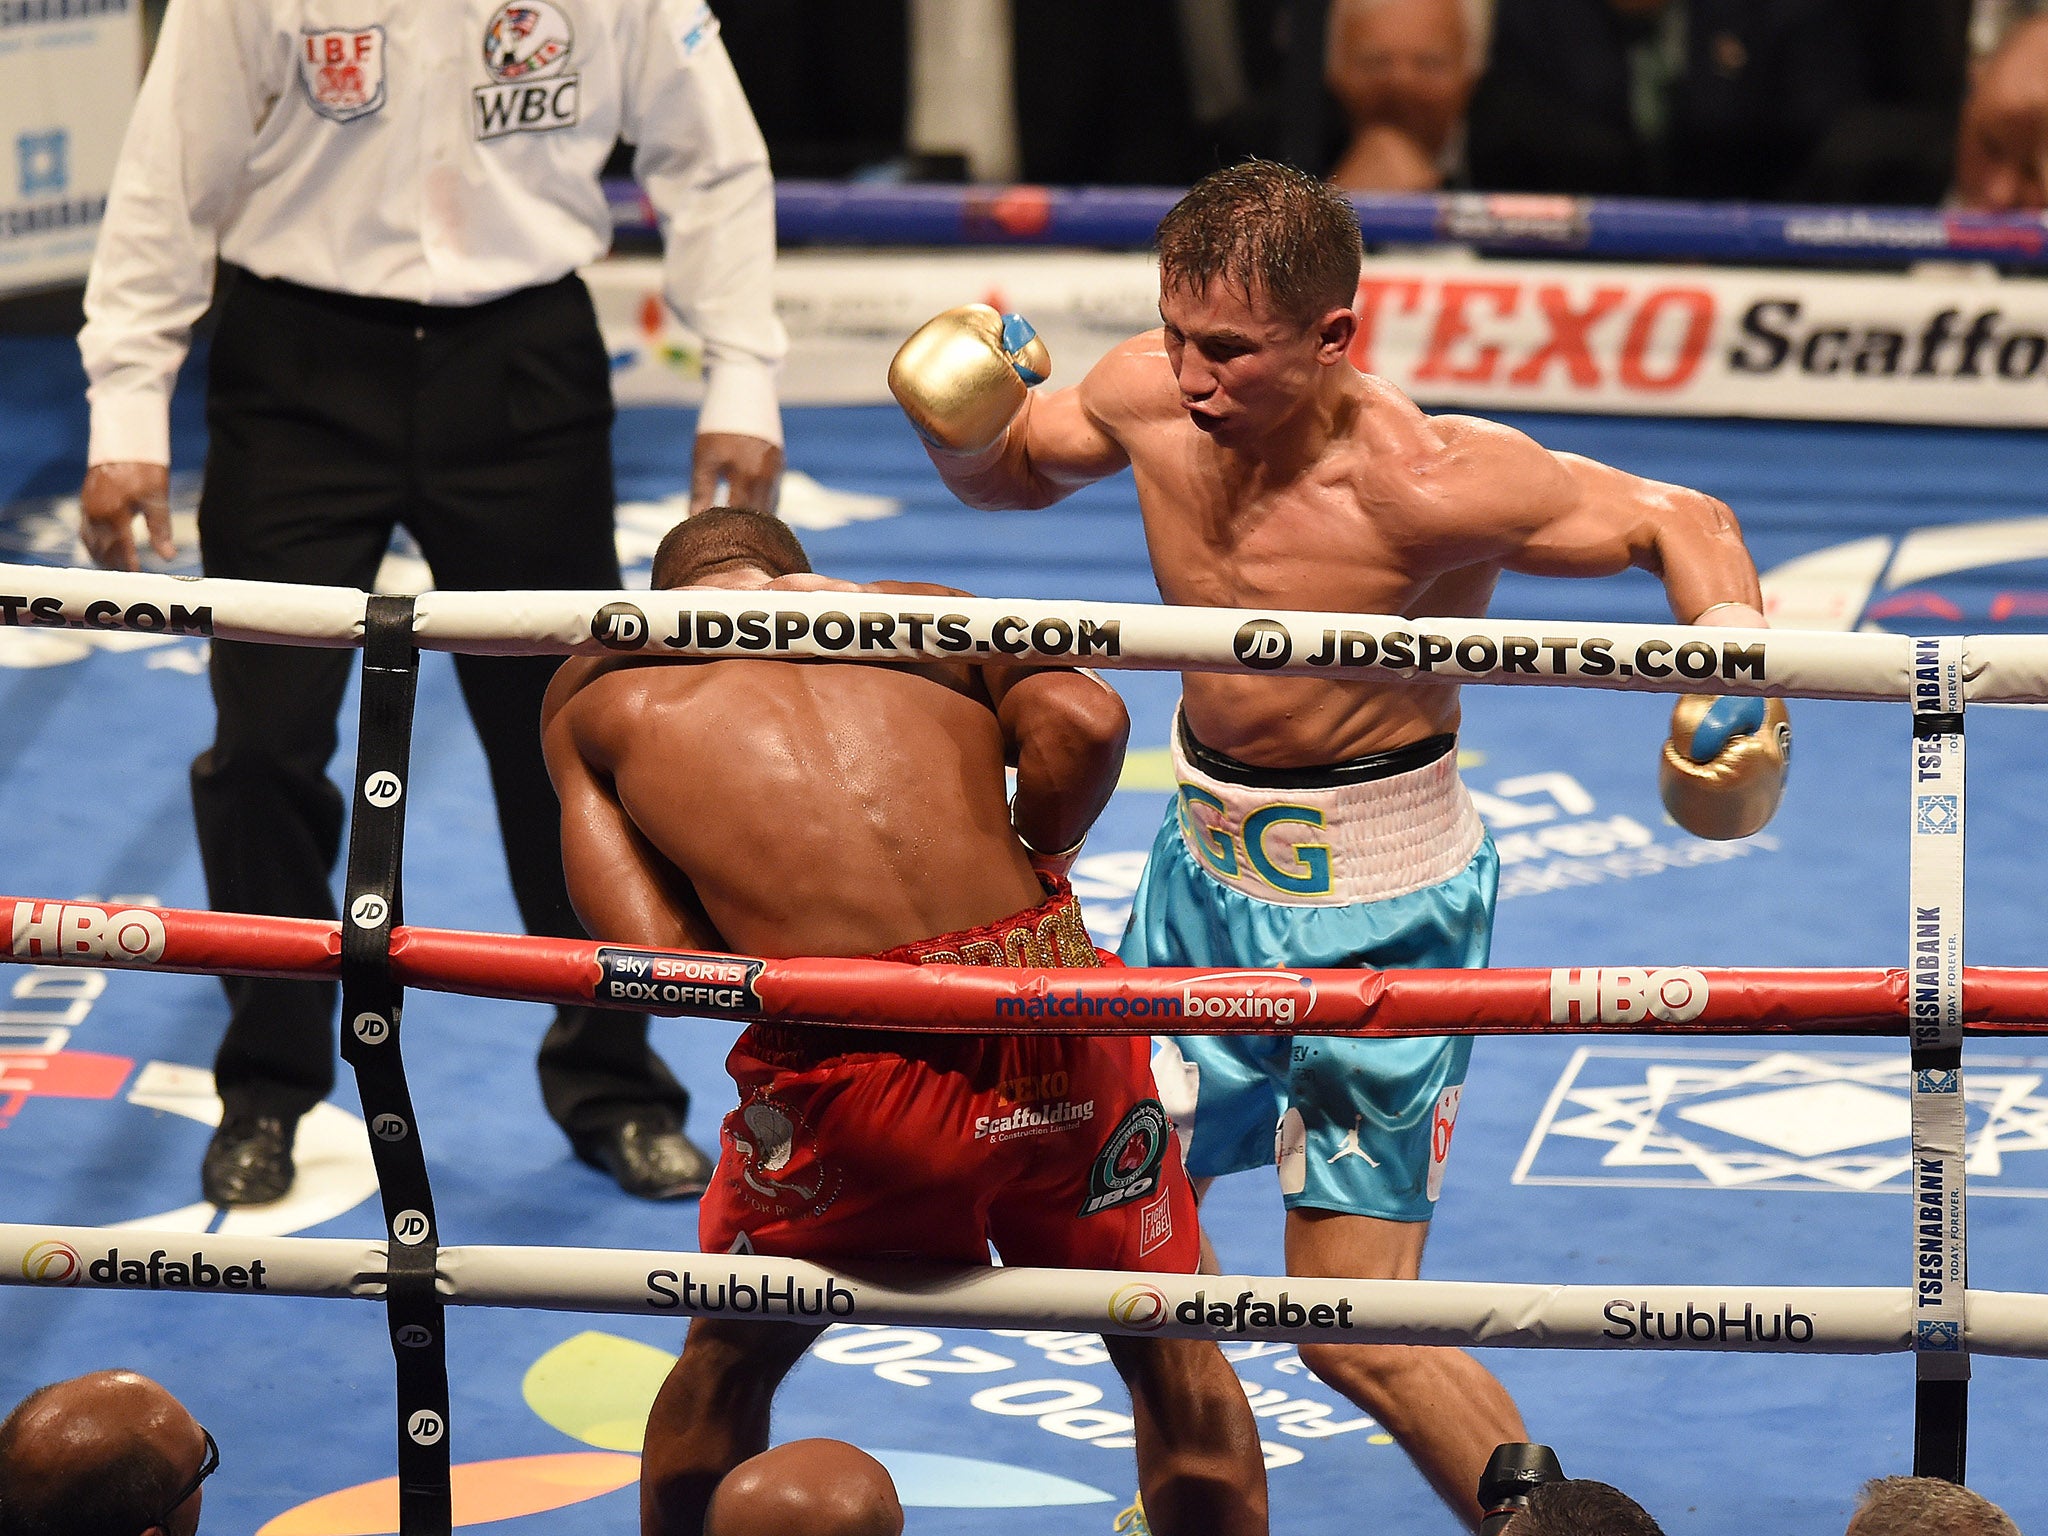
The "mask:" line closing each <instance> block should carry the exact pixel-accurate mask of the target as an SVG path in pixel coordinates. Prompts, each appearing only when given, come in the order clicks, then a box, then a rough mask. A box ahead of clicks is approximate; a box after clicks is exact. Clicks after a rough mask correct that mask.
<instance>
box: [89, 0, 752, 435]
mask: <svg viewBox="0 0 2048 1536" xmlns="http://www.w3.org/2000/svg"><path fill="white" fill-rule="evenodd" d="M618 138H624V139H626V140H627V141H628V142H630V143H632V144H633V145H635V146H636V148H637V154H636V157H635V161H634V171H635V174H636V175H637V177H638V178H639V180H640V183H641V185H642V186H643V187H644V188H645V189H646V192H647V194H648V197H649V200H650V201H651V202H652V203H653V204H654V207H655V210H656V212H657V214H658V215H659V217H660V220H661V224H662V233H663V236H664V239H665V245H666V257H665V261H664V269H663V287H664V290H665V292H666V294H667V296H668V299H669V302H670V303H671V304H673V305H674V306H675V309H676V312H677V314H678V315H680V316H681V317H682V319H683V321H684V322H685V323H686V324H688V325H689V326H690V327H691V328H692V329H693V330H695V331H696V332H697V333H698V334H699V335H700V336H702V337H703V339H704V352H705V363H706V368H707V372H708V374H709V379H708V385H707V394H706V399H705V403H704V408H703V411H702V413H701V415H700V417H699V420H698V430H699V431H700V432H743V433H747V434H749V435H751V436H754V437H761V438H766V439H768V440H769V441H771V442H777V443H779V442H781V440H782V428H781V421H780V416H779V414H778V411H777V408H776V399H775V379H776V372H777V369H778V368H779V366H780V363H781V360H782V355H783V352H784V350H785V348H786V346H787V341H786V339H785V337H784V335H783V331H782V326H781V324H780V322H778V321H777V320H776V318H775V309H774V290H773V263H774V258H775V206H774V188H773V182H772V180H771V178H770V175H769V170H768V154H767V149H766V147H765V145H763V143H762V141H761V133H760V130H759V128H757V127H756V126H755V123H754V117H753V113H752V112H751V111H750V110H749V108H748V106H747V102H746V98H745V96H744V95H743V94H742V92H741V90H740V84H739V80H738V78H737V77H736V76H735V75H734V74H733V69H732V63H731V60H730V59H729V58H728V57H727V56H726V52H725V45H724V44H723V43H722V42H721V41H720V40H719V37H718V23H717V21H716V20H715V19H714V18H713V16H712V14H711V12H710V10H709V9H708V8H707V7H706V6H705V5H704V4H703V3H702V0H511V3H500V0H171V4H170V8H169V11H168V13H167V15H166V17H165V20H164V26H163V31H162V33H161V35H160V37H159V40H158V43H157V50H156V56H155V58H154V59H153V60H152V61H151V64H150V67H149V73H148V76H147V77H146V78H145V79H144V81H143V85H142V92H141V96H140V98H139V100H138V101H137V103H136V107H135V115H134V117H133V118H132V119H131V120H130V122H129V125H128V133H127V137H126V138H125V140H124V141H123V142H122V146H121V158H120V162H119V164H118V166H117V167H116V169H115V172H114V181H113V188H112V191H111V194H110V196H109V198H108V201H107V212H106V219H105V222H104V224H103V225H102V227H101V230H100V238H99V246H98V249H97V251H96V252H95V253H94V257H93V264H92V274H91V277H90V278H89V280H88V282H87V285H86V296H85V310H86V324H85V328H84V330H83V331H81V332H80V334H79V349H80V351H81V352H82V354H83V355H84V360H85V370H86V376H87V378H88V380H89V381H90V384H89V388H88V390H87V398H88V399H89V400H90V401H91V403H92V436H91V444H90V449H89V457H88V462H90V463H94V464H101V463H106V462H109V461H111V460H122V459H126V460H136V461H139V462H144V463H158V464H167V463H169V462H170V398H171V390H172V386H173V384H174V382H175V379H176V375H177V370H178V366H179V364H180V363H181V362H182V361H183V359H184V356H185V352H186V349H187V346H188V345H189V343H190V339H191V328H192V324H193V322H194V321H195V320H197V319H198V318H199V316H200V315H201V314H202V313H204V311H205V309H206V306H207V303H208V301H209V298H210V296H211V294H212V289H213V270H214V261H215V257H216V254H218V255H219V256H220V257H222V258H224V259H226V260H228V261H231V262H234V263H236V264H237V265H239V266H242V267H246V268H248V269H249V270H250V271H252V272H255V273H258V274H260V275H262V276H264V277H277V278H285V279H288V280H290V281H292V282H296V283H303V284H305V285H307V286H309V287H313V288H325V289H328V290H331V291H334V292H338V293H351V294H360V295H369V296H374V297H380V298H389V299H407V300H412V301H414V302H417V303H425V304H476V303H481V302H483V301H485V300H488V299H494V298H498V297H501V296H503V295H504V294H508V293H511V292H513V291H515V290H517V289H520V288H526V287H531V286H533V285H535V284H538V283H546V282H552V281H554V280H555V279H557V278H560V277H562V276H563V275H564V274H565V273H568V272H570V271H572V270H574V269H575V268H577V267H579V266H582V265H584V264H585V263H587V262H591V261H594V260H596V259H597V258H598V257H600V256H602V255H603V254H604V253H605V252H606V251H607V250H608V249H610V246H611V218H610V215H609V212H608V210H607V208H606V205H605V199H604V194H603V190H602V188H601V187H600V185H599V181H598V175H599V171H600V170H601V168H602V167H603V165H604V162H605V159H606V157H607V156H608V155H609V154H610V153H611V148H612V144H613V141H614V140H615V139H618Z"/></svg>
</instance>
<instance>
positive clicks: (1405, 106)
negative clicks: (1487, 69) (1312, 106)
mask: <svg viewBox="0 0 2048 1536" xmlns="http://www.w3.org/2000/svg"><path fill="white" fill-rule="evenodd" d="M1483 52H1484V48H1483V39H1482V35H1481V25H1480V21H1479V18H1478V17H1477V16H1475V15H1474V13H1473V9H1472V6H1471V4H1470V0H1334V3H1333V4H1332V5H1331V7H1330V37H1329V46H1328V48H1327V50H1326V52H1325V54H1324V62H1323V78H1324V80H1325V81H1326V82H1327V83H1328V85H1329V87H1330V94H1331V95H1333V96H1335V97H1336V98H1337V101H1338V104H1339V105H1341V106H1342V107H1343V109H1344V116H1345V118H1346V120H1347V121H1348V122H1349V124H1350V127H1351V131H1352V133H1353V134H1354V135H1355V134H1358V133H1360V132H1363V131H1364V130H1366V129H1369V128H1375V127H1385V128H1391V129H1394V130H1395V131H1397V132H1399V133H1400V134H1402V135H1404V136H1405V137H1406V138H1408V139H1409V140H1411V141H1412V142H1413V143H1414V144H1415V146H1416V147H1417V148H1418V149H1419V150H1421V151H1422V152H1423V153H1424V154H1425V155H1427V156H1428V157H1429V158H1431V159H1432V160H1433V159H1435V158H1436V157H1438V156H1440V155H1442V154H1443V153H1444V151H1445V149H1446V148H1447V147H1448V146H1449V145H1450V143H1451V139H1452V136H1453V135H1454V134H1455V133H1456V132H1457V130H1458V125H1459V124H1460V123H1462V122H1463V121H1464V118H1465V106H1466V103H1467V102H1469V101H1470V100H1471V97H1472V86H1473V83H1474V81H1476V80H1477V79H1478V77H1479V62H1480V56H1481V54H1482V53H1483Z"/></svg>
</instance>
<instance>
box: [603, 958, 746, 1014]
mask: <svg viewBox="0 0 2048 1536" xmlns="http://www.w3.org/2000/svg"><path fill="white" fill-rule="evenodd" d="M597 968H598V979H597V984H596V985H595V986H594V987H592V988H591V994H590V995H591V997H592V998H593V999H595V1000H596V1001H597V1002H600V1003H626V1004H630V1005H631V1006H633V1007H635V1008H645V1009H647V1010H649V1011H650V1012H654V1013H711V1014H721V1015H724V1016H726V1017H729V1018H745V1017H749V1016H751V1015H754V1014H758V1013H759V1012H760V1011H761V996H760V993H759V992H758V991H756V990H755V985H754V984H755V982H756V980H757V979H758V978H759V977H760V975H761V971H762V969H763V965H762V962H761V961H759V960H741V959H735V958H734V957H732V956H731V955H680V954H676V953H674V952H673V951H669V950H659V949H616V948H613V947H611V946H610V945H606V946H604V947H603V948H600V949H599V950H598V952H597Z"/></svg>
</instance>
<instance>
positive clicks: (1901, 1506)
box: [1849, 1477, 2019, 1536]
mask: <svg viewBox="0 0 2048 1536" xmlns="http://www.w3.org/2000/svg"><path fill="white" fill-rule="evenodd" d="M1849 1531H1850V1533H1851V1536H1923V1533H1925V1532H1930V1531H1939V1532H1941V1533H1942V1536H2019V1527H2018V1526H2017V1525H2015V1524H2013V1520H2012V1517H2011V1516H2010V1515H2008V1514H2007V1513H2006V1512H2005V1511H2004V1510H2002V1509H2000V1508H1999V1507H1998V1506H1997V1505H1996V1504H1994V1503H1992V1502H1991V1501H1990V1500H1989V1499H1987V1498H1985V1497H1984V1496H1983V1495H1982V1494H1981V1493H1973V1492H1971V1491H1970V1490H1969V1489H1968V1488H1964V1487H1962V1486H1960V1485H1959V1484H1956V1483H1949V1482H1944V1481H1942V1480H1941V1479H1940V1478H1935V1477H1874V1478H1872V1479H1871V1480H1870V1481H1869V1482H1867V1483H1865V1484H1864V1485H1863V1497H1862V1502H1861V1503H1860V1504H1859V1505H1857V1507H1856V1512H1855V1514H1853V1515H1851V1516H1850V1517H1849Z"/></svg>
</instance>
